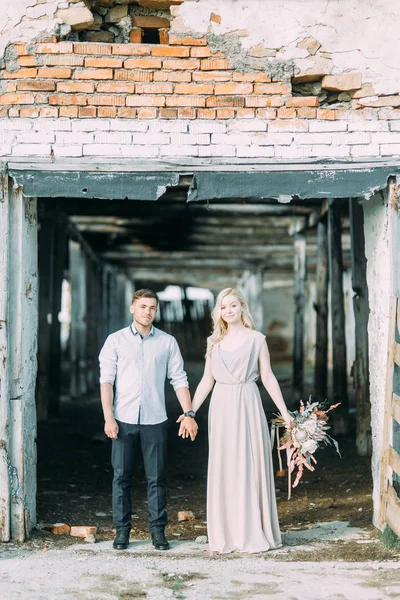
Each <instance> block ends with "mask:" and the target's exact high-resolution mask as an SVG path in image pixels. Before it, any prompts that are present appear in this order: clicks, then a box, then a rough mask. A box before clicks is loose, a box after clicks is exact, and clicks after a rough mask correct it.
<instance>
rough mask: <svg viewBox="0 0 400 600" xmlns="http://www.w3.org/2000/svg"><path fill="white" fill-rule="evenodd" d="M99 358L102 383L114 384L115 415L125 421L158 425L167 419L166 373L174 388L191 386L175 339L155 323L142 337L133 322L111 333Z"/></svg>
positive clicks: (119, 419)
mask: <svg viewBox="0 0 400 600" xmlns="http://www.w3.org/2000/svg"><path fill="white" fill-rule="evenodd" d="M99 361H100V383H110V384H111V385H114V384H115V389H114V417H115V418H116V419H117V420H118V421H122V422H123V423H133V424H137V423H140V424H141V425H156V424H157V423H162V422H163V421H165V420H166V419H167V412H166V408H165V393H164V387H165V378H166V377H168V379H169V380H170V383H171V385H172V387H173V388H174V390H175V391H176V390H178V389H179V388H182V387H189V385H188V380H187V375H186V372H185V371H184V368H183V359H182V355H181V352H180V350H179V346H178V343H177V341H176V339H175V338H174V337H172V335H169V334H168V333H165V332H164V331H161V330H160V329H157V328H156V327H152V328H151V331H150V333H149V335H148V336H146V337H143V338H142V337H141V335H140V333H139V332H138V331H137V330H136V328H135V327H134V325H131V326H130V327H125V328H124V329H120V330H119V331H116V332H115V333H112V334H111V335H109V336H108V338H107V339H106V341H105V343H104V346H103V347H102V349H101V351H100V355H99Z"/></svg>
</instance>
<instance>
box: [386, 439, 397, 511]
mask: <svg viewBox="0 0 400 600" xmlns="http://www.w3.org/2000/svg"><path fill="white" fill-rule="evenodd" d="M388 464H389V467H390V468H391V469H393V471H394V472H395V473H396V474H397V475H399V477H400V455H399V454H398V453H397V452H396V450H395V449H394V448H393V447H392V446H389V460H388ZM399 519H400V514H399Z"/></svg>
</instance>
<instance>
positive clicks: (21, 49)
mask: <svg viewBox="0 0 400 600" xmlns="http://www.w3.org/2000/svg"><path fill="white" fill-rule="evenodd" d="M14 50H15V52H16V53H17V55H18V56H26V55H27V54H29V52H28V47H27V45H26V44H24V43H22V42H15V44H14Z"/></svg>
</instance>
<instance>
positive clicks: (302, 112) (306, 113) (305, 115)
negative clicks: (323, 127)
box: [297, 108, 317, 119]
mask: <svg viewBox="0 0 400 600" xmlns="http://www.w3.org/2000/svg"><path fill="white" fill-rule="evenodd" d="M297 116H298V117H299V119H315V117H316V116H317V109H316V108H298V109H297Z"/></svg>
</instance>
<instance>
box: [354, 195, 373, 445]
mask: <svg viewBox="0 0 400 600" xmlns="http://www.w3.org/2000/svg"><path fill="white" fill-rule="evenodd" d="M349 210H350V234H351V271H352V285H353V290H354V297H353V307H354V318H355V330H356V331H355V336H356V359H355V364H354V383H355V389H356V409H357V413H356V415H357V437H356V445H357V453H358V454H359V456H367V455H370V454H371V453H372V433H371V404H370V397H369V360H368V317H369V302H368V286H367V259H366V257H365V237H364V215H363V209H362V206H361V204H359V203H358V201H357V200H356V199H353V198H351V199H350V200H349Z"/></svg>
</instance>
